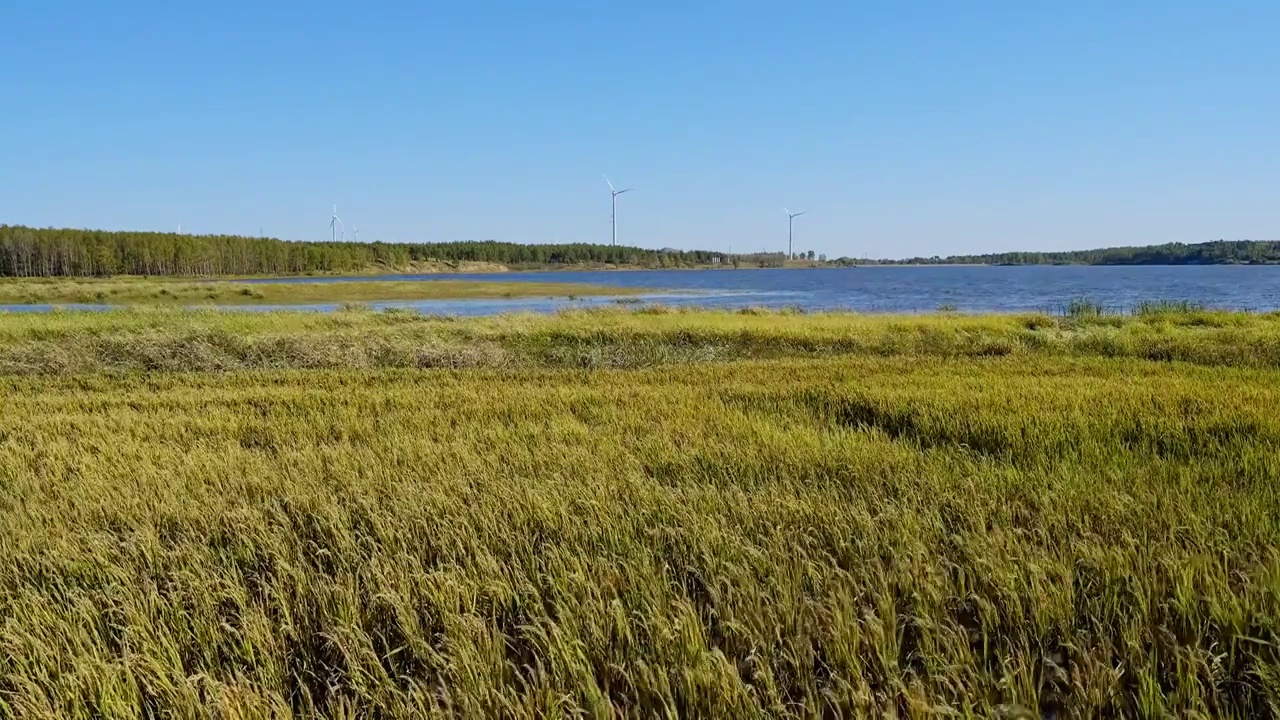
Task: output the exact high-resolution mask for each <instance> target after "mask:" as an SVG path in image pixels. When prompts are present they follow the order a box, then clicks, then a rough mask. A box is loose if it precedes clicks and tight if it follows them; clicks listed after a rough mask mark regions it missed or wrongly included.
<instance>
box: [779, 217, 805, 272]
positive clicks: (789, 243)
mask: <svg viewBox="0 0 1280 720" xmlns="http://www.w3.org/2000/svg"><path fill="white" fill-rule="evenodd" d="M782 212H784V213H786V214H787V259H788V260H791V259H793V258H794V257H795V253H793V252H791V237H792V232H791V223H792V221H793V220H795V219H796V218H798V217H800V216H801V215H808V214H809V211H808V210H803V211H801V212H798V213H793V212H791V211H790V210H788V209H786V208H782Z"/></svg>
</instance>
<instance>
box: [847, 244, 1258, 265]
mask: <svg viewBox="0 0 1280 720" xmlns="http://www.w3.org/2000/svg"><path fill="white" fill-rule="evenodd" d="M1275 263H1280V241H1275V240H1215V241H1213V242H1204V243H1193V244H1185V243H1167V244H1164V245H1143V246H1136V247H1113V248H1100V249H1096V250H1071V251H1067V252H1009V253H995V254H990V255H952V256H949V257H938V256H934V257H928V258H921V257H915V258H910V259H905V260H869V261H860V264H867V265H877V264H878V265H1271V264H1275Z"/></svg>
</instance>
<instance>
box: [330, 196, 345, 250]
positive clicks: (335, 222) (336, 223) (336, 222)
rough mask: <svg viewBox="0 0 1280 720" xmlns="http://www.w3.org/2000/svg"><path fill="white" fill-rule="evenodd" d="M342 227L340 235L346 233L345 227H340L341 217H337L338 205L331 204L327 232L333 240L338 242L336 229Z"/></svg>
mask: <svg viewBox="0 0 1280 720" xmlns="http://www.w3.org/2000/svg"><path fill="white" fill-rule="evenodd" d="M339 228H341V229H342V236H343V237H344V238H345V237H346V235H347V230H346V228H344V227H342V218H340V217H338V206H337V205H334V206H333V218H332V219H330V220H329V234H330V235H331V236H332V237H333V241H334V242H338V230H339Z"/></svg>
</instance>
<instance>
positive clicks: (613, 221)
mask: <svg viewBox="0 0 1280 720" xmlns="http://www.w3.org/2000/svg"><path fill="white" fill-rule="evenodd" d="M604 181H605V182H606V183H609V192H611V193H613V212H612V213H610V215H609V225H610V227H611V228H612V229H613V242H612V243H611V244H612V245H615V246H616V245H617V244H618V196H619V195H621V194H622V193H629V192H631V190H632V189H631V188H627V189H626V190H619V189H617V188H615V187H614V186H613V182H611V181H610V180H609V176H608V175H605V176H604Z"/></svg>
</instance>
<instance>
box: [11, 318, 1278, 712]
mask: <svg viewBox="0 0 1280 720" xmlns="http://www.w3.org/2000/svg"><path fill="white" fill-rule="evenodd" d="M1042 323H1044V324H1042ZM1028 325H1035V326H1036V329H1031V328H1029V327H1028ZM1276 325H1277V320H1276V319H1275V318H1272V317H1267V316H1235V315H1231V316H1225V315H1223V316H1204V317H1200V318H1199V319H1195V320H1194V321H1193V320H1191V319H1189V318H1187V317H1183V316H1182V315H1179V316H1176V317H1174V316H1169V317H1165V318H1163V319H1156V318H1151V317H1148V318H1145V319H1141V318H1132V319H1123V320H1119V321H1116V322H1112V321H1111V320H1109V319H1108V320H1106V321H1105V322H1102V321H1088V322H1082V321H1076V320H1063V319H1052V318H1040V317H1036V318H1028V317H1019V318H1013V317H984V318H964V317H945V318H944V317H918V318H866V317H857V316H848V315H821V316H795V315H791V316H787V315H778V314H760V315H743V314H729V313H687V314H682V313H668V314H644V313H631V312H617V311H615V312H594V313H572V314H566V315H562V316H554V317H528V316H521V317H498V318H488V319H480V320H466V321H463V320H456V321H451V320H443V319H424V318H419V317H414V316H411V315H409V314H406V313H390V314H376V313H368V312H356V313H338V314H335V315H329V316H317V315H304V314H288V313H280V314H268V315H258V314H248V313H245V314H219V313H182V312H174V311H168V312H163V311H155V312H119V313H107V314H73V313H61V314H55V315H52V316H43V317H39V318H28V317H20V316H13V315H10V316H0V356H2V357H4V358H6V360H5V362H6V363H8V364H7V365H4V372H5V374H4V375H3V377H0V523H2V526H3V527H4V529H5V532H4V533H3V535H0V648H2V649H3V651H2V652H0V716H15V717H85V718H88V717H120V718H125V717H128V718H133V717H139V716H144V715H148V714H150V715H172V716H176V717H263V716H289V715H294V716H326V717H374V716H378V717H422V716H433V715H435V716H466V717H487V716H507V717H561V716H566V715H588V716H606V717H607V716H611V715H615V714H621V715H632V716H638V717H649V716H654V715H679V716H682V717H688V716H702V717H765V716H799V717H809V716H820V715H824V714H825V715H828V716H840V715H843V716H886V715H889V716H892V715H894V714H898V715H903V716H919V717H926V716H938V715H958V716H970V717H992V716H1020V715H1022V716H1039V715H1043V714H1050V713H1066V714H1068V715H1071V716H1081V717H1095V716H1116V715H1132V716H1147V717H1156V716H1177V717H1189V716H1193V715H1196V714H1199V715H1200V716H1236V717H1266V716H1274V715H1276V714H1277V713H1278V712H1280V671H1278V670H1277V668H1280V654H1278V651H1277V648H1280V491H1278V490H1277V488H1280V419H1277V418H1278V416H1277V415H1276V413H1275V412H1274V408H1275V407H1278V406H1280V370H1278V369H1277V363H1276V356H1275V355H1272V354H1268V353H1271V352H1272V351H1273V350H1274V348H1275V345H1273V344H1272V343H1273V340H1274V338H1275V337H1276ZM1028 333H1040V335H1029V334H1028ZM282 338H283V339H282ZM306 338H312V339H313V340H314V341H315V343H317V345H318V346H320V347H322V348H323V349H322V350H314V351H313V354H311V355H307V354H305V352H304V351H305V346H304V344H303V343H304V340H305V339H306ZM357 338H361V340H359V341H357ZM1031 338H1041V339H1038V340H1033V339H1031ZM184 343H185V347H186V348H187V350H186V351H181V350H179V348H181V347H184ZM201 343H204V345H201ZM432 343H434V345H432ZM423 347H436V348H439V349H442V350H440V351H441V352H443V351H444V350H443V349H450V352H456V353H462V352H476V353H479V355H476V356H466V357H467V362H468V363H470V364H471V365H472V366H473V367H472V369H465V370H442V369H425V370H424V369H417V368H416V367H398V366H399V365H401V364H406V365H413V364H415V363H412V362H409V361H408V359H407V357H401V356H400V355H397V353H399V352H409V350H411V349H415V348H416V349H419V350H420V349H421V348H423ZM161 348H163V350H161ZM197 348H198V349H197ZM377 348H381V349H377ZM468 348H471V350H467V349H468ZM474 348H487V349H485V350H482V351H480V350H475V349H474ZM1151 348H1157V349H1159V350H1160V353H1156V354H1157V355H1160V356H1161V357H1163V356H1164V354H1166V353H1167V354H1170V355H1171V357H1172V359H1173V360H1174V361H1172V362H1170V361H1166V359H1162V360H1159V361H1155V360H1151V359H1147V357H1146V356H1147V355H1150V354H1151V353H1150V352H1149V351H1150V349H1151ZM16 352H23V353H27V354H28V359H29V360H30V361H31V362H33V363H34V365H33V366H32V367H31V368H27V369H26V370H24V369H22V368H17V367H15V366H14V365H13V358H14V357H15V353H16ZM183 352H186V353H187V356H185V357H184V356H183ZM41 353H43V354H41ZM59 353H61V355H59ZM484 353H491V355H485V354H484ZM54 357H62V358H63V362H65V365H64V366H63V367H62V368H61V369H59V370H58V371H54V370H53V369H52V366H51V365H49V364H48V363H51V362H53V360H52V358H54ZM388 357H389V358H391V359H390V360H388V359H387V358H388ZM458 357H462V355H458ZM67 358H77V359H76V360H75V361H74V362H73V361H71V360H68V359H67ZM316 358H320V360H319V361H317V360H316ZM708 360H723V361H724V362H708ZM1182 360H1188V362H1183V361H1182ZM41 363H45V364H44V365H41ZM149 363H150V364H149ZM460 364H467V363H460ZM310 365H315V366H318V367H322V368H328V369H299V368H305V367H307V366H310ZM191 369H198V370H201V372H182V371H183V370H191ZM62 370H75V371H76V372H75V373H74V374H72V373H69V372H62ZM101 370H110V371H112V372H110V373H102V372H99V371H101ZM143 370H149V371H147V372H142V371H143ZM27 371H30V372H33V373H37V374H33V375H23V374H21V373H24V372H27ZM119 371H125V372H124V373H123V374H120V372H119ZM14 373H19V374H14Z"/></svg>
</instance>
